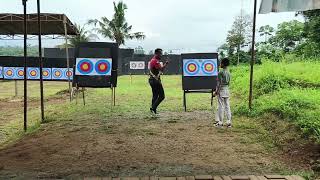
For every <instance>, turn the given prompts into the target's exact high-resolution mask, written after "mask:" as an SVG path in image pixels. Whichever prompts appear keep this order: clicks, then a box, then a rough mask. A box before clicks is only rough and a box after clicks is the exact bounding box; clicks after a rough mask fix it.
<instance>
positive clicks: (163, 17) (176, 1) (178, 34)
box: [0, 0, 302, 52]
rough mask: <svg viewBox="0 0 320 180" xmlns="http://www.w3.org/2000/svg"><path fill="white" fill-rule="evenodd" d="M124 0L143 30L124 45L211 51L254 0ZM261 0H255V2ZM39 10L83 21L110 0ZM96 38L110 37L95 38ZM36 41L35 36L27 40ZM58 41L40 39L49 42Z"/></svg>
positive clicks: (46, 1)
mask: <svg viewBox="0 0 320 180" xmlns="http://www.w3.org/2000/svg"><path fill="white" fill-rule="evenodd" d="M123 1H124V2H125V3H126V4H127V5H128V10H127V16H126V17H127V21H128V22H129V24H131V25H133V30H134V31H142V32H144V33H145V34H146V35H147V38H146V39H145V40H143V41H127V43H126V46H125V47H130V48H134V47H137V46H142V47H143V48H144V49H145V50H146V52H149V50H151V49H154V48H157V47H161V48H163V49H165V50H176V49H179V50H180V51H182V52H186V51H188V52H191V51H198V52H199V51H201V52H213V51H216V49H217V48H218V47H219V46H220V45H221V44H223V43H224V42H225V38H226V36H227V32H228V30H229V29H230V28H231V25H232V23H233V20H234V17H235V16H237V15H238V14H239V13H240V9H241V7H243V8H244V10H245V11H246V12H248V13H252V12H253V0H222V1H221V0H123ZM21 2H22V1H21V0H0V13H22V12H23V7H22V3H21ZM259 5H260V0H258V7H259ZM41 11H42V12H47V13H64V14H66V15H67V16H68V17H69V18H70V20H71V21H72V22H75V23H80V24H84V23H86V22H87V20H88V19H94V18H100V17H102V16H106V17H111V16H112V14H113V1H112V0H41ZM35 12H36V0H28V13H35ZM292 19H298V20H299V19H300V20H301V19H302V18H301V17H300V18H297V17H295V16H294V13H278V14H266V15H260V14H259V15H258V17H257V27H260V26H262V25H266V24H269V25H272V26H274V27H276V25H277V24H278V23H281V22H283V21H289V20H292ZM100 41H109V40H107V39H100ZM22 43H23V42H22V41H14V42H12V41H11V42H8V41H3V40H2V41H0V46H1V45H2V46H3V45H22ZM28 43H30V44H34V45H36V43H37V41H34V42H28ZM59 43H61V41H58V40H55V41H52V40H50V41H45V42H44V46H46V47H52V46H54V45H56V44H59Z"/></svg>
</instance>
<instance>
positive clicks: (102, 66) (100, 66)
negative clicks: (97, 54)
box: [95, 59, 111, 75]
mask: <svg viewBox="0 0 320 180" xmlns="http://www.w3.org/2000/svg"><path fill="white" fill-rule="evenodd" d="M95 70H96V72H97V73H98V74H99V75H111V64H110V62H109V61H107V60H104V59H102V60H98V61H97V62H96V64H95Z"/></svg>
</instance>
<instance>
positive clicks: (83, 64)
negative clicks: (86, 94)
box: [76, 59, 93, 75]
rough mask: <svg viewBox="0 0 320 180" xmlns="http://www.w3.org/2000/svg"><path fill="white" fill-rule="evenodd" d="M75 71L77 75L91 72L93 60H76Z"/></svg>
mask: <svg viewBox="0 0 320 180" xmlns="http://www.w3.org/2000/svg"><path fill="white" fill-rule="evenodd" d="M76 67H77V71H78V72H79V73H80V74H79V75H89V74H90V73H92V72H93V62H92V61H91V60H90V59H82V60H80V61H79V62H77V65H76Z"/></svg>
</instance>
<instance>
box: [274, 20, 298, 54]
mask: <svg viewBox="0 0 320 180" xmlns="http://www.w3.org/2000/svg"><path fill="white" fill-rule="evenodd" d="M303 33H304V23H302V22H299V21H297V20H293V21H289V22H283V23H281V24H279V25H278V29H277V31H276V34H275V36H273V37H271V38H270V42H271V44H273V45H275V46H276V47H279V48H281V49H283V50H284V51H285V52H288V51H290V50H292V49H294V48H295V47H296V46H297V45H299V44H300V43H301V41H302V40H303V36H302V35H303Z"/></svg>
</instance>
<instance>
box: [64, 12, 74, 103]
mask: <svg viewBox="0 0 320 180" xmlns="http://www.w3.org/2000/svg"><path fill="white" fill-rule="evenodd" d="M63 24H64V36H65V40H66V56H67V68H68V72H67V74H69V71H70V68H69V67H70V62H69V49H68V33H67V17H66V15H64V16H63ZM68 84H69V95H70V102H71V101H72V94H71V83H70V76H68Z"/></svg>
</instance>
